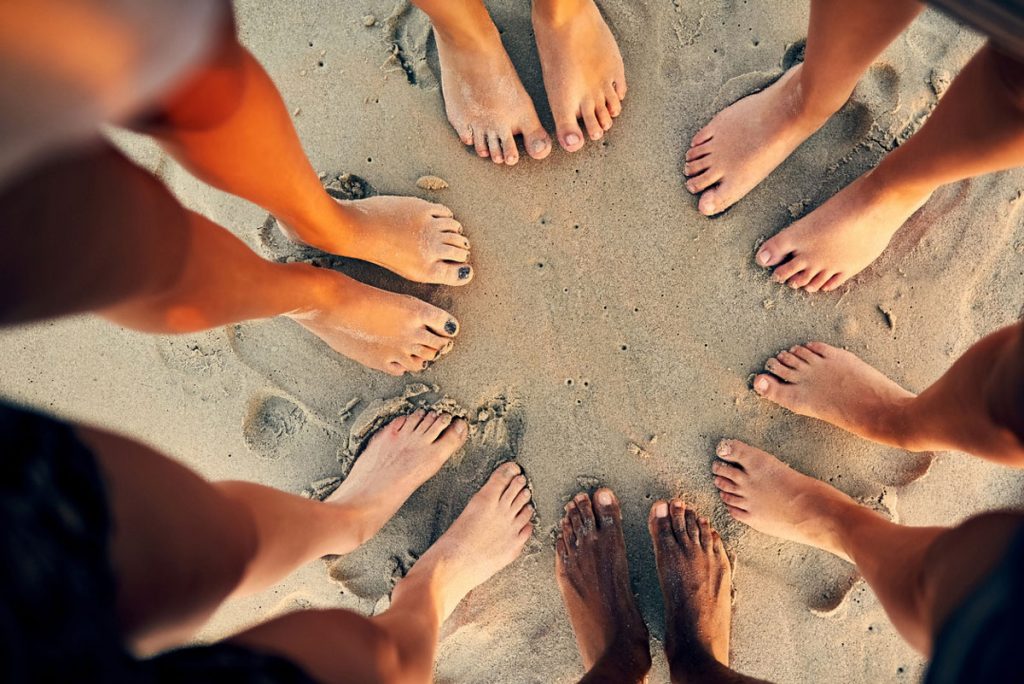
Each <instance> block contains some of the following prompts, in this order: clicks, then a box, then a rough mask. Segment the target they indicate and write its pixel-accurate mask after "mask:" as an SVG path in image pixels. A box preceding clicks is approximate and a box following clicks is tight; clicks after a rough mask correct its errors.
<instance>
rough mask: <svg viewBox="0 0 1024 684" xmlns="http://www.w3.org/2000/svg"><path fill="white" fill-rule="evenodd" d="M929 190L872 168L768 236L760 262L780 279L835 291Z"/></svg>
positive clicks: (814, 289) (881, 245)
mask: <svg viewBox="0 0 1024 684" xmlns="http://www.w3.org/2000/svg"><path fill="white" fill-rule="evenodd" d="M930 195H931V193H930V191H925V190H922V191H903V190H900V189H897V188H893V187H891V186H887V185H886V184H885V183H883V182H881V180H880V179H878V178H877V176H876V175H875V173H874V172H870V173H868V174H866V175H864V176H861V177H860V178H858V179H857V180H855V181H854V182H853V183H851V184H850V185H848V186H846V187H845V188H843V190H841V191H840V192H839V193H838V194H836V195H834V196H833V197H831V198H830V199H829V200H828V201H827V202H825V203H824V204H823V205H821V206H820V207H818V208H817V209H815V210H814V211H812V212H811V213H810V214H808V215H807V216H805V217H803V218H802V219H800V220H799V221H797V222H796V223H794V224H793V225H791V226H789V227H788V228H786V229H784V230H783V231H782V232H780V233H779V234H778V235H776V236H774V237H773V238H771V239H770V240H768V241H767V242H765V243H764V244H763V245H762V246H761V247H760V249H758V251H757V257H756V258H757V263H759V264H761V265H762V266H764V267H765V268H774V272H773V273H772V278H773V279H774V280H775V281H776V282H779V283H788V284H789V286H790V287H792V288H803V289H805V290H807V291H808V292H817V291H818V290H822V291H824V292H830V291H832V290H834V289H836V288H837V287H839V286H840V285H842V284H843V283H845V282H846V281H847V280H849V279H850V278H852V277H853V276H855V275H857V274H858V273H860V272H861V271H862V270H864V269H865V268H867V266H868V265H869V264H870V263H871V262H872V261H874V260H875V259H877V258H878V255H879V254H881V253H882V251H883V250H884V249H885V248H886V246H887V245H888V244H889V241H890V240H891V239H892V236H893V235H894V234H895V233H896V231H897V230H899V228H900V226H902V225H903V224H904V223H906V221H907V219H909V218H910V217H911V216H912V215H913V214H914V212H916V211H917V210H918V209H920V208H921V207H922V206H923V205H924V203H925V202H927V201H928V197H929V196H930Z"/></svg>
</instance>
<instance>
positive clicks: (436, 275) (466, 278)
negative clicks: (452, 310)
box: [433, 261, 473, 334]
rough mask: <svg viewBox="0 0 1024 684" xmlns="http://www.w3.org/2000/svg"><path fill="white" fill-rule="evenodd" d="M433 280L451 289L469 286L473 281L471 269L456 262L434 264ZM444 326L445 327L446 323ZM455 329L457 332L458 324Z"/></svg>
mask: <svg viewBox="0 0 1024 684" xmlns="http://www.w3.org/2000/svg"><path fill="white" fill-rule="evenodd" d="M433 279H434V281H435V282H436V283H437V284H438V285H450V286H452V287H461V286H463V285H469V282H470V281H471V280H473V267H472V266H470V265H469V264H464V263H459V262H458V261H438V262H436V263H435V264H434V268H433ZM445 325H447V321H446V322H445ZM455 329H456V330H458V324H456V328H455ZM449 334H454V333H449Z"/></svg>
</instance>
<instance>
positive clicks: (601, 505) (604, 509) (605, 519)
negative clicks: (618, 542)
mask: <svg viewBox="0 0 1024 684" xmlns="http://www.w3.org/2000/svg"><path fill="white" fill-rule="evenodd" d="M594 513H595V515H596V517H597V524H598V527H599V528H600V529H602V530H603V529H611V528H616V527H618V528H621V527H622V510H621V508H620V507H619V500H618V498H617V497H616V496H615V492H613V491H612V490H610V489H608V488H607V487H601V488H600V489H598V490H597V491H596V492H594Z"/></svg>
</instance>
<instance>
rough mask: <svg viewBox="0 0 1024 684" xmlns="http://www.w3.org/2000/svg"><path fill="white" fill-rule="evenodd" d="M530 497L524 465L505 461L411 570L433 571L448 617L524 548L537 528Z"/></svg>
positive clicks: (420, 573) (419, 573) (411, 577)
mask: <svg viewBox="0 0 1024 684" xmlns="http://www.w3.org/2000/svg"><path fill="white" fill-rule="evenodd" d="M530 497H531V494H530V490H529V489H528V488H527V486H526V477H525V476H524V475H522V474H521V470H520V468H519V466H518V465H516V464H515V463H512V462H509V463H504V464H502V465H501V466H499V467H498V469H497V470H495V471H494V473H493V474H492V475H491V478H490V479H489V480H488V481H487V484H485V485H484V486H483V487H481V489H480V491H479V492H477V493H476V494H475V495H474V496H473V498H472V499H470V501H469V503H468V504H467V505H466V509H465V510H464V511H462V515H460V516H459V517H458V519H457V520H456V521H455V522H454V523H452V526H451V527H450V528H449V529H448V531H447V532H445V533H444V534H443V535H442V536H441V538H440V539H438V540H437V542H435V543H434V545H433V546H431V547H430V548H429V549H427V552H426V553H424V554H423V557H422V558H420V559H419V560H418V561H417V562H416V565H414V566H413V569H412V570H410V572H409V576H408V577H407V578H406V579H407V580H414V581H415V580H416V579H419V578H422V577H423V576H425V575H427V576H429V575H431V574H432V575H433V579H434V581H433V582H431V585H432V586H433V587H434V588H435V589H436V591H437V592H438V594H437V598H438V600H439V602H440V606H441V619H442V620H445V619H447V618H448V616H449V615H451V614H452V611H454V610H455V607H456V606H457V605H458V604H459V601H461V600H462V599H463V598H465V596H466V594H468V593H469V592H470V591H472V590H473V589H475V588H476V587H478V586H480V585H481V584H483V583H484V582H486V581H487V580H489V579H490V578H491V577H493V576H494V575H496V574H497V573H498V571H500V570H501V569H502V568H504V567H505V566H506V565H508V564H509V563H511V562H512V561H514V560H515V559H516V558H518V557H519V554H520V553H522V551H523V546H524V545H525V544H526V540H527V539H529V538H530V535H531V534H532V533H533V523H532V522H531V519H532V518H533V504H531V503H530ZM413 573H416V577H415V578H414V575H413ZM403 581H405V580H403ZM400 586H401V583H399V587H400ZM397 590H398V587H396V591H397Z"/></svg>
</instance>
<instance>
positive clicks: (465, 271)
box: [459, 266, 471, 280]
mask: <svg viewBox="0 0 1024 684" xmlns="http://www.w3.org/2000/svg"><path fill="white" fill-rule="evenodd" d="M470 270H471V269H470V268H469V266H460V267H459V280H465V279H466V278H468V277H469V273H470Z"/></svg>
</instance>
